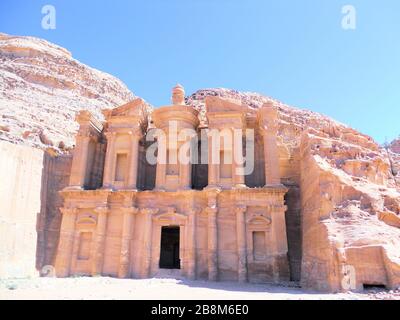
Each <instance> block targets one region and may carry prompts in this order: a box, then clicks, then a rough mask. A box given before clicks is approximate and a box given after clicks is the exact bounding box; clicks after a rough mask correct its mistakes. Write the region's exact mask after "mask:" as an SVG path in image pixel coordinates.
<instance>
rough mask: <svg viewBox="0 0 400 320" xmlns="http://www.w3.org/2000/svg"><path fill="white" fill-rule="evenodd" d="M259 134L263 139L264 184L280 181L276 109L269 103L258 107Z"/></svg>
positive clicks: (274, 183) (273, 183) (269, 184)
mask: <svg viewBox="0 0 400 320" xmlns="http://www.w3.org/2000/svg"><path fill="white" fill-rule="evenodd" d="M260 122H261V123H260V125H261V134H262V135H263V139H264V162H265V185H266V186H271V185H277V184H280V183H281V180H280V175H279V151H278V144H277V140H276V135H277V132H278V111H277V109H276V108H275V107H274V106H272V105H269V104H266V105H264V106H263V107H262V108H261V109H260Z"/></svg>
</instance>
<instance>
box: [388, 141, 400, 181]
mask: <svg viewBox="0 0 400 320" xmlns="http://www.w3.org/2000/svg"><path fill="white" fill-rule="evenodd" d="M388 155H389V159H390V161H391V165H392V173H393V175H394V177H395V180H396V182H397V185H398V186H399V185H400V138H399V139H396V140H394V141H393V142H392V143H391V144H390V145H389V147H388Z"/></svg>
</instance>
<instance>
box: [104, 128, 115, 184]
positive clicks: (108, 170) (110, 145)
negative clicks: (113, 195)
mask: <svg viewBox="0 0 400 320" xmlns="http://www.w3.org/2000/svg"><path fill="white" fill-rule="evenodd" d="M105 135H106V137H107V150H106V160H105V164H104V174H103V188H106V189H112V183H113V181H112V179H113V175H114V173H113V167H114V160H115V139H116V133H115V132H107V133H106V134H105Z"/></svg>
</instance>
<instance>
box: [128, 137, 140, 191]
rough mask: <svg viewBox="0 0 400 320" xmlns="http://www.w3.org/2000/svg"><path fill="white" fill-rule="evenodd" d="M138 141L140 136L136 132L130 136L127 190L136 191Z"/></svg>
mask: <svg viewBox="0 0 400 320" xmlns="http://www.w3.org/2000/svg"><path fill="white" fill-rule="evenodd" d="M139 140H140V135H139V133H138V132H133V133H132V134H131V152H130V160H129V171H128V172H129V176H128V189H130V190H136V185H137V176H138V163H139Z"/></svg>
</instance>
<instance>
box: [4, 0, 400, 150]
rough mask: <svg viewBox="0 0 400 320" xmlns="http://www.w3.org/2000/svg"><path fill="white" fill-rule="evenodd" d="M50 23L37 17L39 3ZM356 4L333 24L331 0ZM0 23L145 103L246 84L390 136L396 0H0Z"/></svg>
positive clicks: (398, 108) (397, 108) (398, 77)
mask: <svg viewBox="0 0 400 320" xmlns="http://www.w3.org/2000/svg"><path fill="white" fill-rule="evenodd" d="M45 4H51V5H53V6H54V7H55V8H56V14H57V15H56V18H57V20H56V29H55V30H44V29H42V27H41V20H42V17H43V15H42V13H41V9H42V6H43V5H45ZM346 4H351V5H353V6H354V7H355V9H356V13H357V22H356V23H357V24H356V29H355V30H343V29H342V27H341V20H342V17H343V14H342V12H341V10H342V6H343V5H346ZM0 31H2V32H5V33H10V34H18V35H32V36H37V37H41V38H44V39H47V40H49V41H51V42H54V43H57V44H59V45H61V46H63V47H65V48H67V49H68V50H70V51H71V52H72V54H73V56H74V57H75V58H76V59H78V60H80V61H81V62H84V63H86V64H88V65H90V66H93V67H95V68H98V69H100V70H103V71H106V72H109V73H111V74H113V75H115V76H117V77H118V78H120V79H121V80H122V81H124V82H125V83H126V84H127V86H128V87H129V88H130V89H131V90H132V91H133V92H134V93H135V94H137V95H139V96H141V97H143V98H144V99H146V100H147V101H149V102H150V103H152V104H153V105H155V106H158V105H163V104H166V103H168V102H169V98H170V89H171V87H172V86H173V85H174V84H175V83H176V82H179V83H181V84H183V85H184V86H185V88H186V92H187V93H191V92H193V91H195V90H197V89H201V88H206V87H226V88H232V89H237V90H242V91H255V92H260V93H262V94H266V95H269V96H272V97H274V98H276V99H279V100H281V101H283V102H285V103H288V104H290V105H294V106H298V107H302V108H306V109H310V110H313V111H317V112H321V113H323V114H326V115H329V116H331V117H333V118H335V119H337V120H339V121H341V122H343V123H346V124H348V125H350V126H352V127H354V128H355V129H358V130H360V131H362V132H364V133H366V134H369V135H371V136H372V137H373V138H375V139H376V140H377V141H378V142H381V143H382V142H384V141H385V138H387V139H388V140H391V139H393V138H395V137H397V136H398V135H399V134H400V1H399V0H347V1H341V0H279V1H278V0H260V1H252V0H249V1H244V0H240V1H239V0H168V1H167V0H147V1H122V0H113V1H99V0H97V1H88V0H87V1H84V0H81V1H72V0H68V1H66V0H64V1H55V0H46V1H33V0H32V1H22V0H12V1H11V0H9V1H8V0H1V1H0Z"/></svg>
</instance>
